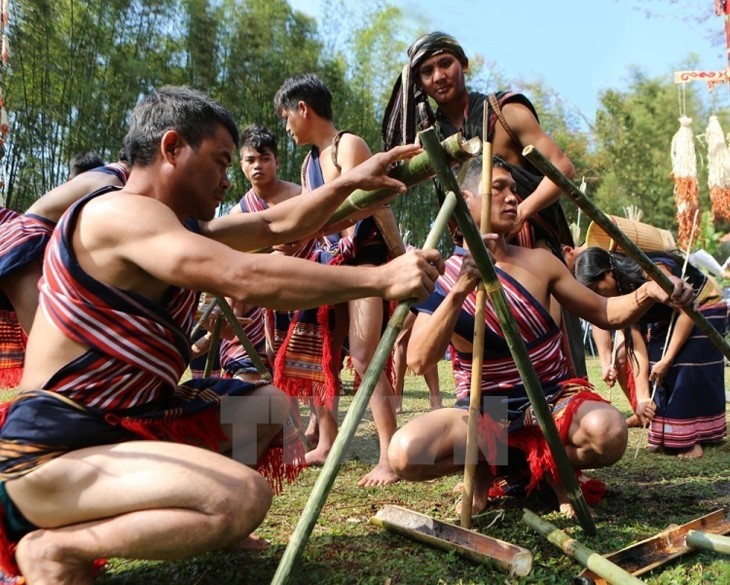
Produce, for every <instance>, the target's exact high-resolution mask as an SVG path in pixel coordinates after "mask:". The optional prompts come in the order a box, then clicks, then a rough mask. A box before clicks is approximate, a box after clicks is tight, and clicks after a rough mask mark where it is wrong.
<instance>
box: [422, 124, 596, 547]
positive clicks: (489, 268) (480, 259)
mask: <svg viewBox="0 0 730 585" xmlns="http://www.w3.org/2000/svg"><path fill="white" fill-rule="evenodd" d="M419 136H420V137H421V144H423V147H424V148H425V149H426V152H428V153H429V156H431V160H432V161H433V164H434V167H435V168H436V171H437V173H436V175H437V177H438V179H439V181H440V182H441V184H442V185H443V186H444V188H446V189H450V190H452V191H453V192H454V193H457V197H456V210H455V212H454V214H455V216H456V222H457V224H458V226H459V229H460V230H461V233H462V234H463V236H464V239H465V240H466V242H467V243H468V244H469V252H470V253H471V255H472V257H473V258H474V262H475V263H476V265H477V267H478V268H479V272H480V273H481V276H482V280H484V285H485V287H486V290H487V293H488V294H489V297H490V299H491V301H492V305H493V306H494V309H495V311H496V313H497V316H498V317H499V324H500V326H501V328H502V333H503V334H504V337H505V340H506V342H507V346H508V347H509V350H510V353H511V354H512V357H513V358H514V360H515V365H516V366H517V370H518V372H519V374H520V378H521V379H522V383H523V384H524V385H525V391H526V392H527V396H528V397H529V399H530V404H531V405H532V410H533V412H534V414H535V418H536V419H537V422H538V424H539V425H540V429H541V430H542V433H543V435H544V436H545V439H546V440H547V443H548V446H549V447H550V452H551V453H552V455H553V458H554V459H555V463H556V465H557V468H558V473H559V475H560V480H561V482H562V484H563V487H564V488H565V490H566V492H567V495H568V499H569V500H570V503H571V504H572V505H573V509H574V510H575V514H576V518H577V520H578V522H579V523H580V525H581V527H582V528H583V530H584V532H585V533H586V534H588V535H590V536H593V535H594V534H595V533H596V524H595V522H594V521H593V516H592V515H591V511H590V509H589V508H588V504H586V501H585V499H584V498H583V493H582V492H581V490H580V486H579V485H578V480H577V479H576V477H575V470H574V469H573V466H572V465H571V464H570V461H569V460H568V455H567V453H566V452H565V447H564V446H563V442H562V441H561V440H560V435H559V434H558V429H557V427H556V426H555V421H554V420H553V417H552V414H551V413H550V408H549V407H548V404H547V401H546V400H545V395H544V394H543V391H542V386H541V384H540V380H539V379H538V377H537V374H536V373H535V370H534V368H533V367H532V363H531V362H530V356H529V355H528V353H527V348H526V347H525V342H524V341H523V340H522V338H521V337H520V333H519V331H518V330H517V324H516V323H515V320H514V318H513V317H512V313H511V312H510V308H509V304H508V303H507V297H506V296H505V294H504V291H503V290H502V286H501V284H500V282H499V278H498V277H497V273H496V271H495V269H494V264H492V259H491V257H490V256H489V253H488V252H487V247H486V246H485V245H484V242H483V241H482V238H481V235H480V234H479V230H478V229H477V227H476V225H474V220H473V219H472V217H471V213H470V212H469V208H468V207H467V205H466V202H465V201H464V198H463V197H462V196H461V191H460V190H459V185H458V184H457V183H456V180H455V177H454V174H453V173H452V172H451V169H450V168H449V166H448V162H447V160H446V158H445V156H444V155H443V151H442V149H441V147H440V145H439V143H438V139H437V137H436V133H435V131H434V130H433V129H429V130H426V131H424V132H421V133H420V134H419ZM556 479H557V478H556Z"/></svg>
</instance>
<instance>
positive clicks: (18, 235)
mask: <svg viewBox="0 0 730 585" xmlns="http://www.w3.org/2000/svg"><path fill="white" fill-rule="evenodd" d="M87 172H99V173H105V174H109V175H113V176H115V177H117V179H119V181H120V182H121V183H122V185H124V184H126V182H127V176H128V172H127V169H126V168H125V167H124V166H123V165H121V164H119V163H111V164H108V165H105V166H103V167H97V168H95V169H91V170H90V171H87ZM0 225H1V226H2V228H0V234H1V235H0V278H4V277H6V276H7V275H9V274H11V273H12V272H14V271H16V270H18V269H20V268H23V267H24V266H27V265H28V264H30V263H32V262H42V261H43V254H44V253H45V250H46V245H47V244H48V241H49V240H50V239H51V233H53V228H54V227H56V224H55V223H54V222H52V221H50V220H49V219H47V218H45V217H41V216H39V215H36V214H33V213H25V214H19V213H17V212H15V211H13V210H11V209H6V208H2V209H0ZM26 340H27V337H26V334H25V332H24V331H23V329H22V328H21V327H20V323H19V322H18V318H17V315H16V314H15V311H13V308H12V306H10V303H9V301H8V299H7V298H6V297H5V295H3V294H2V292H0V386H17V385H18V383H19V382H20V378H21V377H22V375H23V360H24V358H25V344H26Z"/></svg>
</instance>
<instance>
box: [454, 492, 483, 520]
mask: <svg viewBox="0 0 730 585" xmlns="http://www.w3.org/2000/svg"><path fill="white" fill-rule="evenodd" d="M462 488H463V486H462ZM463 503H464V501H463V500H462V499H461V498H459V501H458V502H456V515H457V516H461V506H462V505H463ZM488 503H489V499H488V498H487V494H486V492H485V491H484V490H479V491H477V490H474V495H473V496H472V500H471V515H472V516H478V515H479V514H481V513H482V512H484V510H486V509H487V504H488Z"/></svg>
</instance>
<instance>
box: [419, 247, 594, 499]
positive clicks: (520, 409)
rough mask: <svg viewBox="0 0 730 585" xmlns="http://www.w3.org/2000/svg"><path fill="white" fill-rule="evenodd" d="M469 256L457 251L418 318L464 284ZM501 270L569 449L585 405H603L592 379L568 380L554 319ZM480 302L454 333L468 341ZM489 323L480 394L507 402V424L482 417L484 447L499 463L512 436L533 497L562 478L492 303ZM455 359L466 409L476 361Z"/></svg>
mask: <svg viewBox="0 0 730 585" xmlns="http://www.w3.org/2000/svg"><path fill="white" fill-rule="evenodd" d="M464 252H465V251H464V250H463V249H462V248H457V249H456V250H455V254H454V255H453V256H452V257H451V258H449V259H448V260H447V262H446V270H445V273H444V274H443V275H442V276H441V277H439V279H438V281H437V283H436V289H435V290H434V292H433V293H432V294H431V296H430V297H429V298H428V299H427V300H426V301H424V302H423V303H421V304H419V305H416V306H415V307H414V310H415V311H416V312H424V313H429V314H430V313H433V312H434V311H435V310H436V308H437V307H438V306H439V305H440V304H441V302H443V300H444V299H445V298H446V296H447V295H448V292H449V291H450V290H451V288H452V287H453V286H454V285H455V284H456V282H457V280H458V275H459V271H460V269H461V264H462V261H463V254H464ZM496 270H497V275H498V277H499V280H500V283H501V285H502V288H503V290H504V293H505V295H506V297H507V302H508V304H509V306H510V309H511V312H512V314H513V315H514V317H515V322H516V324H517V328H518V331H519V333H520V336H521V338H522V339H523V340H524V342H525V345H526V347H527V351H528V353H529V355H530V362H531V363H532V366H533V367H534V369H535V372H536V374H537V376H538V378H539V380H540V383H541V385H542V389H543V392H544V394H545V398H546V400H547V402H548V405H549V407H550V410H551V412H552V415H553V419H554V420H555V423H556V425H557V427H558V432H559V434H560V437H561V439H562V440H563V443H567V440H568V439H567V435H568V431H569V429H570V423H571V422H572V419H573V416H574V414H575V412H576V410H577V409H578V408H579V407H580V405H581V404H583V403H584V402H586V401H599V402H605V400H603V398H601V397H600V396H599V395H598V394H596V393H594V392H592V391H591V390H592V387H591V385H590V384H589V383H588V382H587V381H586V380H584V379H577V378H570V377H569V373H568V366H567V360H566V358H565V355H564V353H563V350H562V345H561V337H562V333H561V331H560V328H559V327H558V326H557V325H556V324H555V322H554V321H553V319H552V317H551V316H550V313H549V312H548V311H547V310H546V309H545V308H544V307H543V306H542V305H541V304H540V303H539V302H538V301H537V300H536V299H535V298H534V297H533V296H532V295H531V294H530V293H529V292H528V291H527V289H525V288H524V287H523V286H522V285H521V284H520V283H519V282H518V281H517V280H515V279H514V278H513V277H512V276H510V275H509V274H507V273H506V272H504V271H503V270H501V269H500V268H497V269H496ZM475 303H476V291H473V292H472V293H471V294H470V295H469V296H468V297H467V299H466V300H465V302H464V305H463V307H462V309H461V311H460V313H459V317H458V320H457V323H456V326H455V328H454V331H455V333H457V334H458V335H459V336H461V337H463V338H464V339H472V338H473V335H474V314H475ZM485 324H486V327H485V332H484V337H485V340H484V358H483V365H482V378H481V379H482V396H484V397H498V398H501V399H502V401H506V402H507V405H506V410H507V419H506V420H494V418H493V417H491V416H487V415H486V414H485V413H482V416H481V419H480V423H479V434H480V442H481V443H482V444H483V446H484V448H485V455H486V456H487V459H488V460H490V461H494V458H493V457H494V456H495V453H496V448H497V445H496V443H497V441H499V437H504V436H505V432H506V433H507V437H508V446H509V448H510V451H511V452H513V448H515V449H518V450H519V451H521V455H522V456H523V457H524V458H525V460H526V465H527V467H528V468H529V482H528V484H527V486H526V489H527V491H528V492H530V491H532V490H533V489H534V488H535V487H537V486H538V484H539V483H540V480H541V479H542V478H543V477H544V475H545V474H546V473H551V474H552V476H553V477H556V478H557V477H559V475H558V472H557V467H556V465H555V461H554V459H553V457H552V454H551V453H550V449H549V447H548V445H547V441H546V440H545V437H544V436H543V434H542V431H541V430H540V428H539V426H538V424H537V421H536V419H535V417H534V414H533V411H532V407H531V406H530V401H529V398H528V396H527V392H526V391H525V387H524V385H523V384H522V381H521V379H520V375H519V372H518V370H517V366H516V365H515V362H514V360H513V358H512V355H511V353H510V351H509V347H508V345H507V342H506V340H505V338H504V335H503V334H502V329H501V327H500V324H499V317H498V316H497V313H496V311H495V309H494V307H493V305H492V304H491V302H489V301H487V307H486V315H485ZM451 356H452V366H453V371H454V380H455V384H456V398H457V400H456V405H455V406H456V407H458V408H468V406H469V395H470V384H471V367H472V355H471V354H470V353H463V352H459V351H456V350H455V349H454V348H453V347H452V348H451ZM510 458H512V457H511V455H510ZM518 459H522V457H518ZM496 471H497V472H498V473H499V474H502V475H503V474H506V473H508V472H514V471H515V465H513V464H512V463H511V464H510V465H509V466H508V468H506V469H505V468H500V469H498V470H496ZM500 481H501V480H500ZM492 493H494V492H492Z"/></svg>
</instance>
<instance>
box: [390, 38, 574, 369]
mask: <svg viewBox="0 0 730 585" xmlns="http://www.w3.org/2000/svg"><path fill="white" fill-rule="evenodd" d="M408 57H409V59H410V61H409V63H408V64H407V65H405V66H404V68H403V73H402V74H401V76H400V77H399V78H398V79H397V80H396V83H395V86H394V87H393V93H392V94H391V97H390V101H389V103H388V107H387V108H386V111H385V115H384V118H383V127H382V129H383V142H384V147H385V149H386V150H388V149H390V148H393V147H394V146H397V145H399V144H407V143H410V142H413V141H414V139H415V136H416V133H417V131H418V130H423V129H425V128H428V127H429V126H435V128H436V131H437V133H438V134H439V137H440V138H441V140H443V139H444V138H447V137H449V136H451V135H452V134H456V133H457V132H461V133H462V135H463V136H464V138H466V139H469V138H473V137H474V136H478V137H479V138H482V126H483V117H484V114H483V111H484V107H487V108H488V113H489V114H488V134H487V140H489V141H490V142H491V143H492V147H493V152H494V155H495V156H499V157H500V158H502V159H503V160H504V161H505V162H506V163H507V164H508V167H509V170H510V173H511V175H512V176H513V177H514V179H515V181H516V183H517V194H518V196H519V198H520V203H519V205H518V208H517V213H518V216H517V222H516V223H515V228H514V230H513V232H512V233H511V234H510V236H509V237H510V241H511V243H515V244H519V245H520V246H524V247H527V248H534V247H536V246H543V247H547V248H549V249H550V250H551V251H552V252H553V254H555V255H556V256H557V257H558V258H560V259H562V247H563V246H564V245H569V246H572V245H573V239H572V236H571V233H570V229H569V227H568V222H567V221H566V219H565V214H564V213H563V210H562V208H561V207H560V203H558V199H559V197H560V188H559V187H558V186H557V185H556V184H555V183H553V182H552V181H551V180H550V179H548V178H547V177H545V176H544V175H543V174H542V173H541V172H540V171H539V170H538V169H536V168H535V167H534V166H533V165H532V164H531V163H530V162H529V161H528V160H527V159H525V158H524V157H523V156H522V149H523V148H524V147H525V146H527V145H528V144H532V145H534V146H535V147H536V148H537V149H538V150H539V151H540V152H542V153H543V154H544V155H545V156H546V157H547V159H548V160H549V161H550V162H551V163H552V164H554V165H555V166H556V167H557V168H558V169H559V170H560V171H562V172H563V173H564V174H565V175H567V176H568V177H569V178H572V177H573V176H574V175H575V168H574V167H573V164H572V163H571V162H570V159H569V158H568V157H567V156H566V155H565V153H563V151H562V150H561V149H560V148H559V147H558V145H557V144H555V142H554V141H553V140H552V138H550V137H549V136H548V135H547V134H545V132H544V131H543V129H542V128H541V127H540V122H539V120H538V117H537V112H536V111H535V108H534V107H533V105H532V103H530V101H529V100H528V99H527V98H526V97H525V96H524V95H522V94H518V93H512V92H506V91H500V92H497V93H494V94H490V95H484V94H482V93H479V92H475V91H472V92H470V91H469V90H468V89H467V87H466V81H465V75H464V74H465V72H466V71H467V69H468V67H469V59H468V58H467V56H466V54H465V53H464V49H463V48H462V47H461V45H460V44H459V43H458V41H457V40H456V39H455V38H454V37H452V36H451V35H448V34H446V33H443V32H432V33H429V34H426V35H423V36H421V37H420V38H418V39H417V40H416V41H415V42H414V43H413V44H412V45H411V46H410V47H409V49H408ZM428 98H431V99H433V100H434V101H435V102H436V105H437V109H436V112H435V113H434V112H433V111H432V110H431V107H430V105H429V102H428ZM438 190H439V191H440V189H438ZM553 304H554V306H553V307H552V308H551V314H552V315H553V318H554V319H555V320H556V322H558V323H560V321H561V314H560V313H561V311H560V307H559V306H558V305H557V303H553ZM563 313H564V314H563V316H562V319H563V320H564V321H565V323H564V331H566V332H569V334H568V335H566V336H565V339H566V343H567V344H569V346H570V351H569V353H570V355H571V358H572V362H573V364H572V365H573V371H574V373H575V374H576V375H579V376H584V375H585V374H586V370H585V357H584V350H583V344H582V336H581V334H580V332H581V331H582V330H581V329H580V324H579V322H578V321H577V319H576V318H575V317H573V316H571V315H569V314H567V313H565V312H563ZM567 349H568V348H567V347H566V350H567Z"/></svg>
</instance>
